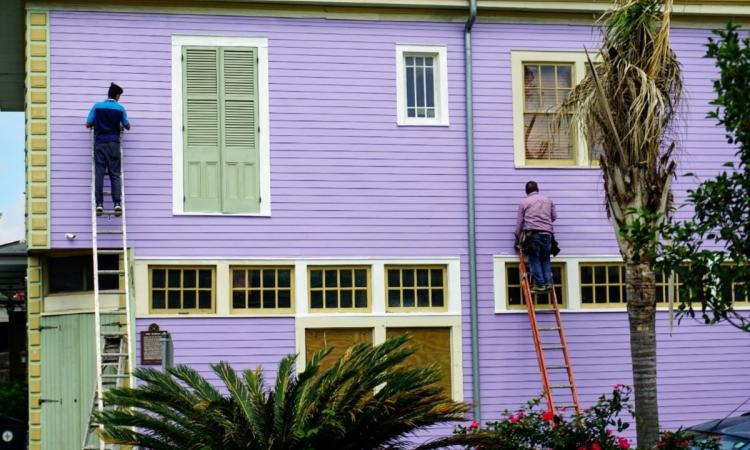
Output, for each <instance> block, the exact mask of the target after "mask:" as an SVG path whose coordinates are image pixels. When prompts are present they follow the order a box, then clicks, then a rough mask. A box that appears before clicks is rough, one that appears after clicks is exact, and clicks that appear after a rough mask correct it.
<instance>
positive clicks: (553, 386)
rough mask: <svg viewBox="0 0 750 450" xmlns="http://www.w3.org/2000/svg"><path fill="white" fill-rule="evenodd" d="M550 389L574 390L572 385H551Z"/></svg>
mask: <svg viewBox="0 0 750 450" xmlns="http://www.w3.org/2000/svg"><path fill="white" fill-rule="evenodd" d="M549 387H550V389H562V388H572V387H573V385H572V384H550V386H549Z"/></svg>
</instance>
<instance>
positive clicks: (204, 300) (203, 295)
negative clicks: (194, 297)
mask: <svg viewBox="0 0 750 450" xmlns="http://www.w3.org/2000/svg"><path fill="white" fill-rule="evenodd" d="M198 308H200V309H211V291H198Z"/></svg>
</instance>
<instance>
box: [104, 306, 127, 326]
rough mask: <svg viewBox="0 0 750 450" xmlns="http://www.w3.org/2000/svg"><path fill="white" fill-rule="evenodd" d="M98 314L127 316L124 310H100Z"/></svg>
mask: <svg viewBox="0 0 750 450" xmlns="http://www.w3.org/2000/svg"><path fill="white" fill-rule="evenodd" d="M99 313H100V314H127V313H128V312H127V311H126V310H124V309H102V310H101V311H99ZM112 325H120V323H119V322H118V323H114V324H112Z"/></svg>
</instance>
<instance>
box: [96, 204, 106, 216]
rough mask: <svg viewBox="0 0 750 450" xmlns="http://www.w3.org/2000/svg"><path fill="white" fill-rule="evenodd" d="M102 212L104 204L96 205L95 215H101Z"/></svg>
mask: <svg viewBox="0 0 750 450" xmlns="http://www.w3.org/2000/svg"><path fill="white" fill-rule="evenodd" d="M102 214H104V205H96V215H97V216H101V215H102Z"/></svg>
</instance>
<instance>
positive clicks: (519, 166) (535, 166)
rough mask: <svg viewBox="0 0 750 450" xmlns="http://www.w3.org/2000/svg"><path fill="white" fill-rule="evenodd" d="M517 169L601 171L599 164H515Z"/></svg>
mask: <svg viewBox="0 0 750 450" xmlns="http://www.w3.org/2000/svg"><path fill="white" fill-rule="evenodd" d="M515 168H516V169H567V170H570V169H579V170H580V169H599V168H600V166H599V164H598V163H597V164H591V165H573V164H568V165H558V164H515Z"/></svg>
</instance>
